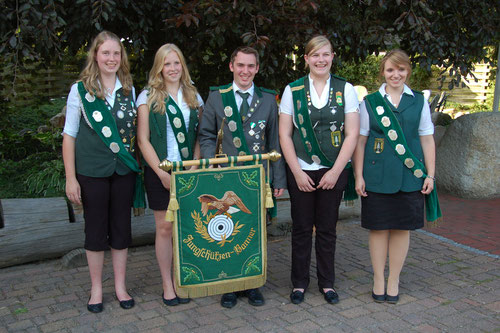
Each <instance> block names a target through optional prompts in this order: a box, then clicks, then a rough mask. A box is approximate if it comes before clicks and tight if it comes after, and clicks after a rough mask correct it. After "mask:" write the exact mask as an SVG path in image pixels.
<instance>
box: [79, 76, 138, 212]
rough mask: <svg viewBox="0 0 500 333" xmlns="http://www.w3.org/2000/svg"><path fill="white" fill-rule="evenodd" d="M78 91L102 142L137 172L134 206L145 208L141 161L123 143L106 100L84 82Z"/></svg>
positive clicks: (87, 116)
mask: <svg viewBox="0 0 500 333" xmlns="http://www.w3.org/2000/svg"><path fill="white" fill-rule="evenodd" d="M78 92H79V94H80V99H81V101H82V105H83V116H84V117H85V119H86V120H87V122H88V123H89V124H90V125H91V127H92V129H93V130H94V131H95V132H96V134H97V136H99V138H101V140H102V142H103V143H104V144H105V145H106V146H107V147H109V149H110V150H111V151H112V152H113V153H115V154H116V155H118V157H119V158H120V160H121V161H122V162H123V163H124V164H125V165H126V166H127V167H128V168H130V170H132V171H134V172H137V177H136V184H135V193H134V208H145V207H146V203H145V197H144V189H143V188H142V176H141V169H140V167H139V163H137V161H136V160H135V158H134V157H132V155H131V154H130V153H129V152H128V151H127V149H126V148H125V146H124V145H123V143H122V139H121V137H120V134H119V132H118V128H117V127H116V122H115V120H114V118H113V116H112V115H111V113H110V112H109V110H108V108H107V106H106V104H105V103H104V100H102V99H100V98H97V97H95V96H92V95H90V93H88V92H87V90H85V87H84V86H83V82H82V81H80V82H78Z"/></svg>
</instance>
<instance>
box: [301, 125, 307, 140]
mask: <svg viewBox="0 0 500 333" xmlns="http://www.w3.org/2000/svg"><path fill="white" fill-rule="evenodd" d="M301 131H302V136H303V137H304V138H306V137H307V131H306V129H305V128H304V127H302V128H301Z"/></svg>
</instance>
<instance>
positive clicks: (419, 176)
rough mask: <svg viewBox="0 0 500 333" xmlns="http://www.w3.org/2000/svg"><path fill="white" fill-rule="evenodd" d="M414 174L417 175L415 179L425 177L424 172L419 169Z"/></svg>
mask: <svg viewBox="0 0 500 333" xmlns="http://www.w3.org/2000/svg"><path fill="white" fill-rule="evenodd" d="M413 174H414V175H415V177H417V178H422V176H423V175H424V173H423V172H422V170H420V169H417V170H415V171H413Z"/></svg>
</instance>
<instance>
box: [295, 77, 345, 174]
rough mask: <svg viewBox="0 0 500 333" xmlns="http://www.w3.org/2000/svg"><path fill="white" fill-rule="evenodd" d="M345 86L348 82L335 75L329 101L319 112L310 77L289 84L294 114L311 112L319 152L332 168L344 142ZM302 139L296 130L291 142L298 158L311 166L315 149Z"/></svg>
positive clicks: (311, 121) (310, 116) (331, 78)
mask: <svg viewBox="0 0 500 333" xmlns="http://www.w3.org/2000/svg"><path fill="white" fill-rule="evenodd" d="M345 84H346V81H345V79H343V78H340V77H337V76H334V75H332V76H331V77H330V87H329V101H328V103H327V104H326V105H325V106H324V107H323V108H321V109H318V108H316V107H314V106H313V105H312V103H311V97H310V87H309V79H308V77H307V76H305V77H302V78H300V79H298V80H297V81H294V82H292V83H290V88H291V89H292V96H293V107H294V112H295V114H298V110H299V109H303V110H305V111H304V112H307V110H306V109H305V108H307V109H308V110H309V111H310V112H309V119H310V123H311V126H313V128H314V135H315V136H316V140H317V142H318V145H319V148H320V149H321V151H322V152H323V154H324V155H325V156H326V158H328V160H329V161H330V162H332V164H333V163H335V160H336V159H337V156H338V154H339V152H340V148H342V143H343V142H344V106H345V98H344V87H345ZM302 135H303V133H302V132H301V131H300V130H299V129H298V128H297V127H295V126H294V128H293V135H292V140H293V145H294V147H295V152H296V154H297V157H299V158H300V159H301V160H303V161H305V162H306V163H309V164H311V163H313V159H312V158H311V155H312V150H313V149H312V146H311V143H310V142H309V141H308V139H307V138H305V140H303V137H302ZM316 163H317V161H316ZM325 166H328V165H325Z"/></svg>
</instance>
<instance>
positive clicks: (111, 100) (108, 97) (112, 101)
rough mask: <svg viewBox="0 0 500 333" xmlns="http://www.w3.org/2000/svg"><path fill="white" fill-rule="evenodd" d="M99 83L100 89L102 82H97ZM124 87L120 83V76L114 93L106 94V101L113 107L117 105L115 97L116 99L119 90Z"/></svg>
mask: <svg viewBox="0 0 500 333" xmlns="http://www.w3.org/2000/svg"><path fill="white" fill-rule="evenodd" d="M97 83H98V84H99V87H101V81H99V80H97ZM121 87H122V83H121V82H120V79H119V78H118V75H117V76H116V81H115V88H114V89H113V92H112V93H111V95H108V94H106V101H107V102H108V103H109V105H111V107H113V106H114V105H115V97H116V92H117V91H118V89H120V88H121Z"/></svg>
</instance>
